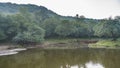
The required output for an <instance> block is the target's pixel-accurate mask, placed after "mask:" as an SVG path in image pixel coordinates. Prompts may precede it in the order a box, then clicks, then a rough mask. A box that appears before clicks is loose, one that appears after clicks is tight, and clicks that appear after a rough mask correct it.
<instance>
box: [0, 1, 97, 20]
mask: <svg viewBox="0 0 120 68" xmlns="http://www.w3.org/2000/svg"><path fill="white" fill-rule="evenodd" d="M22 7H24V8H27V9H28V11H29V12H31V13H34V12H38V11H39V12H40V13H41V14H42V15H43V16H45V17H46V18H48V17H59V18H61V19H67V20H74V19H76V18H75V17H72V16H61V15H59V14H56V13H55V12H53V11H52V10H49V9H47V8H46V7H44V6H37V5H33V4H15V3H0V13H3V14H14V13H17V12H19V10H20V8H22ZM76 14H77V13H76ZM86 20H87V21H88V20H90V21H93V19H87V18H86ZM94 21H95V20H94ZM96 21H97V20H96Z"/></svg>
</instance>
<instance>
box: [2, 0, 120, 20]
mask: <svg viewBox="0 0 120 68" xmlns="http://www.w3.org/2000/svg"><path fill="white" fill-rule="evenodd" d="M0 2H12V3H19V4H21V3H22V4H28V3H30V4H36V5H42V6H45V7H47V8H48V9H50V10H52V11H54V12H56V13H58V14H60V15H64V16H75V15H76V14H79V15H84V16H85V17H87V18H95V19H102V18H107V17H110V16H112V17H114V16H116V15H120V0H0Z"/></svg>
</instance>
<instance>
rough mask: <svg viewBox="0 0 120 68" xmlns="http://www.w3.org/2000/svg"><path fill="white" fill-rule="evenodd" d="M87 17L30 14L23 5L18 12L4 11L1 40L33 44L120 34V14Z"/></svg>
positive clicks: (112, 36) (116, 36) (40, 13)
mask: <svg viewBox="0 0 120 68" xmlns="http://www.w3.org/2000/svg"><path fill="white" fill-rule="evenodd" d="M43 13H44V12H43ZM86 19H87V18H85V17H83V16H81V17H78V16H76V17H74V18H73V19H66V18H61V17H58V16H52V17H47V16H46V15H44V14H42V12H40V11H36V12H32V13H30V12H28V10H27V9H26V8H21V9H20V11H19V12H18V13H16V14H11V15H5V14H0V41H1V42H3V41H6V42H7V41H10V42H14V43H18V44H28V43H29V44H30V43H41V42H42V41H44V39H45V38H53V37H63V38H65V37H73V38H82V37H83V38H84V37H87V38H88V37H89V38H92V37H106V38H114V39H115V38H118V37H120V16H116V17H115V18H114V19H112V18H109V19H102V20H89V21H88V20H86Z"/></svg>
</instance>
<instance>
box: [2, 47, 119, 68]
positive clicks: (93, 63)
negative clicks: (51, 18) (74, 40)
mask: <svg viewBox="0 0 120 68" xmlns="http://www.w3.org/2000/svg"><path fill="white" fill-rule="evenodd" d="M0 68H120V49H88V48H83V49H30V50H27V51H22V52H20V53H18V54H16V55H9V56H0Z"/></svg>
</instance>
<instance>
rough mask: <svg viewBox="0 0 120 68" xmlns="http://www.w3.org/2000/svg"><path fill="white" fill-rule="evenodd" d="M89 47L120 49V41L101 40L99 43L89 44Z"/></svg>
mask: <svg viewBox="0 0 120 68" xmlns="http://www.w3.org/2000/svg"><path fill="white" fill-rule="evenodd" d="M89 47H97V48H99V47H103V48H105V47H120V41H119V40H117V41H112V40H100V41H98V42H97V43H93V44H89Z"/></svg>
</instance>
